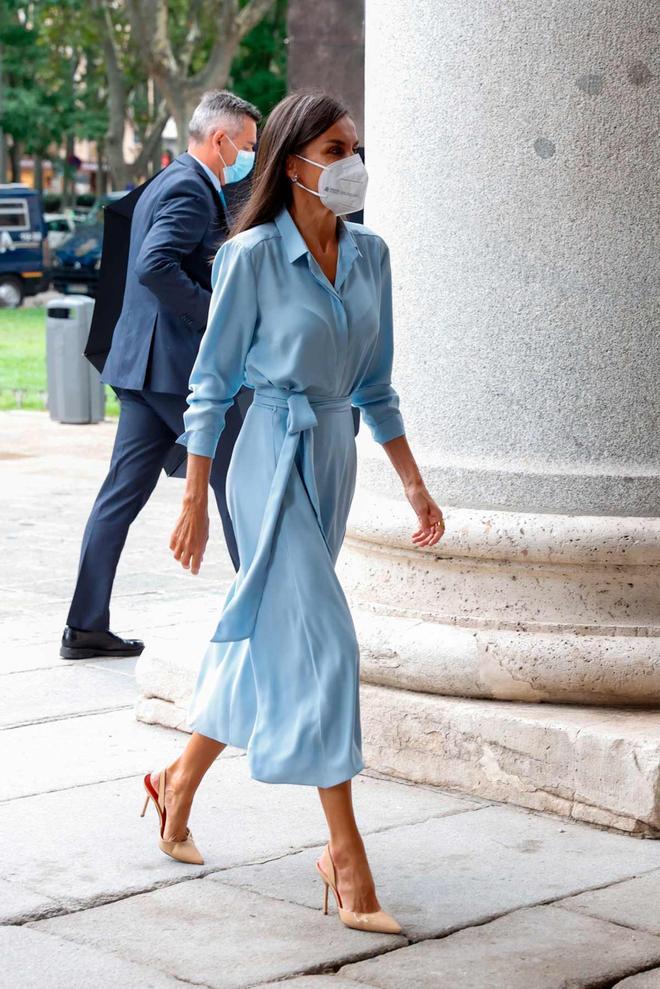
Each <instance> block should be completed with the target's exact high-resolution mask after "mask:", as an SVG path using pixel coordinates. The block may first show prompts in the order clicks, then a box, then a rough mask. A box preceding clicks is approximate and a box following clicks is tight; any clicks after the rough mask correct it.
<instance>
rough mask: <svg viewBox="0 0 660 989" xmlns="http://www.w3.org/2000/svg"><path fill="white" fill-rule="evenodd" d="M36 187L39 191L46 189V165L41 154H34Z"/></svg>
mask: <svg viewBox="0 0 660 989" xmlns="http://www.w3.org/2000/svg"><path fill="white" fill-rule="evenodd" d="M33 161H34V173H33V174H34V187H35V189H37V191H38V192H43V191H44V167H43V161H42V158H41V155H34V157H33Z"/></svg>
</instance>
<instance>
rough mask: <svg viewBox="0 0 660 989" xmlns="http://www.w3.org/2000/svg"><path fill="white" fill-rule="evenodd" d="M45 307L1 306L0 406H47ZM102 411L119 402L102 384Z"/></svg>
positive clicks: (114, 410)
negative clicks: (103, 398)
mask: <svg viewBox="0 0 660 989" xmlns="http://www.w3.org/2000/svg"><path fill="white" fill-rule="evenodd" d="M46 403H47V393H46V309H45V308H44V307H43V306H41V307H38V308H34V309H24V308H21V309H0V409H44V410H45V409H46V408H47V404H46ZM105 414H106V416H108V417H109V416H117V415H119V402H118V401H117V396H116V395H115V393H114V392H113V390H112V388H110V387H109V386H108V385H106V386H105Z"/></svg>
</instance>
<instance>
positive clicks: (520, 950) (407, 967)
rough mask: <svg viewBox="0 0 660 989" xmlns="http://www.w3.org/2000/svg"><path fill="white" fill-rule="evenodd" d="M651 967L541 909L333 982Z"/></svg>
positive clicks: (521, 983) (630, 937)
mask: <svg viewBox="0 0 660 989" xmlns="http://www.w3.org/2000/svg"><path fill="white" fill-rule="evenodd" d="M47 923H48V922H47ZM658 960H660V938H657V937H654V936H653V935H652V934H647V933H645V932H642V931H632V930H627V929H626V928H623V927H619V926H617V925H615V924H609V923H607V922H606V921H603V920H597V919H596V918H594V917H586V916H580V915H578V914H573V916H570V915H569V912H568V911H567V910H561V909H559V908H558V907H554V906H546V907H533V908H527V909H524V910H517V911H516V912H514V913H511V914H509V915H508V916H506V917H500V918H499V919H497V920H494V921H492V922H491V923H490V924H484V925H482V926H479V927H470V928H468V929H467V930H462V931H458V932H457V933H456V934H452V935H450V936H449V937H445V938H440V939H438V940H430V941H422V942H421V943H419V944H415V945H412V946H410V947H406V948H402V949H400V950H399V951H395V952H392V953H390V954H386V955H381V956H380V957H378V958H371V959H369V960H368V961H363V962H358V963H357V964H350V965H346V966H344V967H343V968H341V969H340V970H339V975H341V976H345V977H346V978H349V979H354V980H355V981H357V982H361V981H364V982H365V983H366V984H367V985H370V986H371V985H374V986H377V987H378V989H402V987H403V986H414V989H438V987H440V986H443V987H444V986H447V987H451V989H476V987H479V989H481V987H482V986H483V987H486V986H487V987H488V989H591V987H595V986H600V985H604V984H605V983H606V981H607V980H612V979H616V978H620V977H622V976H625V975H629V974H630V973H631V972H633V971H636V970H638V969H640V968H642V967H645V966H649V965H651V964H654V963H657V961H658Z"/></svg>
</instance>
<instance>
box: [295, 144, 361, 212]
mask: <svg viewBox="0 0 660 989" xmlns="http://www.w3.org/2000/svg"><path fill="white" fill-rule="evenodd" d="M296 158H302V160H303V161H308V162H309V163H310V165H316V166H317V168H322V169H323V174H322V175H321V176H320V178H319V191H318V192H315V191H314V189H308V188H307V186H306V185H303V184H302V182H301V181H300V180H299V179H292V180H291V181H292V182H295V184H296V185H298V186H300V188H301V189H305V190H306V192H311V193H312V195H313V196H318V197H319V199H320V200H321V202H322V203H323V205H324V206H327V207H328V209H331V210H332V212H333V213H336V214H337V216H343V215H344V214H345V213H355V212H357V210H361V209H362V207H363V206H364V201H365V198H366V195H367V183H368V181H369V176H368V175H367V170H366V168H365V167H364V163H363V161H362V159H361V158H360V156H359V155H358V154H354V155H349V156H348V157H347V158H340V159H339V160H338V161H333V162H331V163H330V164H329V165H321V163H320V162H318V161H312V160H311V158H305V157H304V156H303V155H298V154H297V155H296Z"/></svg>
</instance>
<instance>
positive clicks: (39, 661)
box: [0, 626, 64, 674]
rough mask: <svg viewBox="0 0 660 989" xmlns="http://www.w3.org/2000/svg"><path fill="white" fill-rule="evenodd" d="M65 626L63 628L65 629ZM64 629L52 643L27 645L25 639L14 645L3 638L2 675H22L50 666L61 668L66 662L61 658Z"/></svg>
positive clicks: (0, 671)
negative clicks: (61, 640)
mask: <svg viewBox="0 0 660 989" xmlns="http://www.w3.org/2000/svg"><path fill="white" fill-rule="evenodd" d="M63 627H64V626H62V628H63ZM61 636H62V629H60V634H59V636H57V637H53V639H52V640H51V641H50V642H45V643H44V642H39V643H35V644H29V645H26V644H25V639H24V638H23V639H22V641H21V643H20V644H19V643H12V644H11V645H10V643H9V641H8V639H6V638H5V636H4V635H3V636H2V640H3V642H4V643H5V647H4V650H3V652H4V655H3V657H2V663H1V664H0V674H5V673H22V672H24V671H26V670H41V669H45V668H46V667H48V666H55V667H56V668H58V669H59V668H61V667H62V666H64V660H63V659H62V658H61V657H60V654H59V652H60V638H61Z"/></svg>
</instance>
